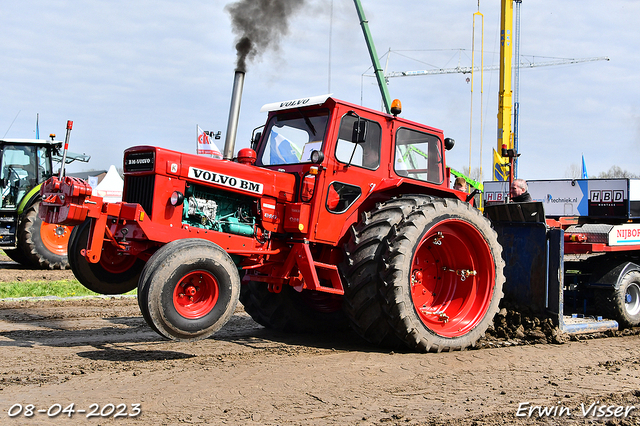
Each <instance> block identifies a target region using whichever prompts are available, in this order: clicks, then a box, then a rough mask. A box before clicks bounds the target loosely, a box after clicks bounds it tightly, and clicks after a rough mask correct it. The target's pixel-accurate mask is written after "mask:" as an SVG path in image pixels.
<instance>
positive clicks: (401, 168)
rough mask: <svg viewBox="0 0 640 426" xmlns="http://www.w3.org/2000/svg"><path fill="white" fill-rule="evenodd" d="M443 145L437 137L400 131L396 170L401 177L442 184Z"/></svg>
mask: <svg viewBox="0 0 640 426" xmlns="http://www.w3.org/2000/svg"><path fill="white" fill-rule="evenodd" d="M441 145H442V144H441V143H440V139H438V137H437V136H435V135H431V134H429V133H423V132H419V131H417V130H413V129H406V128H400V129H398V131H397V132H396V149H395V159H394V163H393V168H394V170H395V171H396V173H397V174H398V175H400V176H406V177H409V178H412V179H418V180H423V181H427V182H432V183H437V184H441V183H442V182H443V180H444V169H443V165H442V151H441Z"/></svg>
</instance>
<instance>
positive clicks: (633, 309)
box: [624, 283, 640, 316]
mask: <svg viewBox="0 0 640 426" xmlns="http://www.w3.org/2000/svg"><path fill="white" fill-rule="evenodd" d="M624 307H625V309H626V310H627V313H628V314H629V315H631V316H635V315H638V314H639V313H640V286H638V284H636V283H632V284H631V285H629V287H627V291H626V293H625V303H624Z"/></svg>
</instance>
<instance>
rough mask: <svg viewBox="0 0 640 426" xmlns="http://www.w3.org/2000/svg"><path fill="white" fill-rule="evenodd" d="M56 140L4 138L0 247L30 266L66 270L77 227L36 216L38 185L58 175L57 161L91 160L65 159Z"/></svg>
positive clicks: (75, 156)
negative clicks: (55, 173)
mask: <svg viewBox="0 0 640 426" xmlns="http://www.w3.org/2000/svg"><path fill="white" fill-rule="evenodd" d="M54 138H55V135H51V140H44V139H4V140H0V248H1V249H2V250H4V252H5V253H6V254H7V256H9V257H10V258H11V259H12V260H14V261H16V262H18V263H20V264H22V265H24V266H27V267H32V268H42V269H66V268H67V267H68V266H69V261H68V260H67V245H68V242H69V236H70V234H71V230H72V228H73V227H69V226H63V225H54V224H49V223H46V222H43V221H42V220H41V219H40V218H39V217H38V206H39V204H40V185H41V184H42V183H43V182H44V181H45V180H47V179H49V178H50V177H51V176H52V174H53V173H54V171H53V170H54V163H59V164H60V165H61V163H62V161H64V162H65V164H69V163H71V162H72V161H74V160H79V161H82V162H87V161H89V159H90V158H91V157H90V156H88V155H84V154H74V153H70V152H67V153H66V156H63V152H62V146H63V142H62V141H56V140H54ZM63 158H64V160H63Z"/></svg>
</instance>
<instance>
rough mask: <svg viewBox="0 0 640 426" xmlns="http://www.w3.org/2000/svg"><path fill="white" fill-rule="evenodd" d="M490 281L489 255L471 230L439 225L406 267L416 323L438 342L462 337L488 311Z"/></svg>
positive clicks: (459, 223) (456, 222)
mask: <svg viewBox="0 0 640 426" xmlns="http://www.w3.org/2000/svg"><path fill="white" fill-rule="evenodd" d="M495 277H496V275H495V262H494V259H493V256H492V253H491V249H490V247H489V245H488V244H487V242H486V240H485V239H484V237H483V235H482V234H481V233H480V231H479V230H478V229H477V228H476V227H475V226H474V225H473V224H471V223H469V222H466V221H464V220H460V219H449V220H443V221H440V222H438V223H437V224H436V225H435V226H433V227H432V228H431V229H429V230H428V231H427V232H426V233H425V234H424V236H423V238H422V240H421V241H420V243H419V244H418V246H417V248H416V250H415V252H414V255H413V259H412V264H411V274H410V277H409V280H410V283H409V285H410V288H411V298H412V301H413V305H414V308H415V311H416V313H417V315H418V317H419V319H420V321H421V322H422V324H423V325H424V326H425V327H426V328H428V329H429V330H430V331H432V332H433V333H435V334H437V335H439V336H442V337H446V338H455V337H460V336H463V335H465V334H467V333H468V332H470V331H471V330H473V329H474V328H475V327H476V326H477V325H478V324H479V323H480V322H481V321H482V320H483V318H484V316H485V314H486V313H487V311H488V309H489V307H490V305H491V301H492V298H493V289H494V283H495Z"/></svg>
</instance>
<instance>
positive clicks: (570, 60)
mask: <svg viewBox="0 0 640 426" xmlns="http://www.w3.org/2000/svg"><path fill="white" fill-rule="evenodd" d="M608 60H609V58H608V57H607V56H598V57H593V58H567V59H558V60H555V61H545V62H530V61H521V62H520V68H521V69H522V68H535V67H549V66H554V65H571V64H579V63H582V62H595V61H608ZM481 69H482V70H484V71H497V70H499V69H500V66H499V65H490V66H486V67H482V68H481V67H460V66H457V67H453V68H434V69H431V70H416V71H391V72H388V73H386V74H385V75H384V77H385V78H393V77H415V76H419V75H438V74H471V72H477V71H480V70H481Z"/></svg>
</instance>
